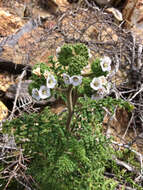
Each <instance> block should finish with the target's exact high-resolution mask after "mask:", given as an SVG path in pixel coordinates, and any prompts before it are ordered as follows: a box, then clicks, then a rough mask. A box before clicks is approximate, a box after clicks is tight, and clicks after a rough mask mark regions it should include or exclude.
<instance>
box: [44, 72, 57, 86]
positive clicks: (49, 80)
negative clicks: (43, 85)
mask: <svg viewBox="0 0 143 190" xmlns="http://www.w3.org/2000/svg"><path fill="white" fill-rule="evenodd" d="M46 82H47V88H54V87H55V86H56V84H57V80H56V79H55V77H54V75H50V76H48V78H47V81H46Z"/></svg>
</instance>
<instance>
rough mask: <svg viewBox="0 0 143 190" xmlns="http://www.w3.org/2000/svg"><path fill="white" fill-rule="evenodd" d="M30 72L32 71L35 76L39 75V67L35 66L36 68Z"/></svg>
mask: <svg viewBox="0 0 143 190" xmlns="http://www.w3.org/2000/svg"><path fill="white" fill-rule="evenodd" d="M32 73H34V74H35V75H37V76H41V71H40V67H37V68H36V69H34V70H33V71H32Z"/></svg>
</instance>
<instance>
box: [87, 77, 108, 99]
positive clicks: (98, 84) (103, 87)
mask: <svg viewBox="0 0 143 190" xmlns="http://www.w3.org/2000/svg"><path fill="white" fill-rule="evenodd" d="M90 87H91V88H92V89H93V90H95V93H94V94H93V95H92V99H94V100H98V99H101V98H103V97H104V96H106V95H107V94H109V92H110V88H111V84H110V83H109V82H108V81H107V80H106V78H105V77H104V76H101V77H97V78H96V77H94V78H93V80H92V82H91V83H90Z"/></svg>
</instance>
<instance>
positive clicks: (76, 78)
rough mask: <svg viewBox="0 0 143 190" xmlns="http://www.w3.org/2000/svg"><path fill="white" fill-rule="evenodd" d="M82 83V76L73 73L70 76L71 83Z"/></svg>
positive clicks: (75, 84)
mask: <svg viewBox="0 0 143 190" xmlns="http://www.w3.org/2000/svg"><path fill="white" fill-rule="evenodd" d="M81 83H82V76H78V75H73V76H72V77H71V84H72V85H73V86H78V85H80V84H81Z"/></svg>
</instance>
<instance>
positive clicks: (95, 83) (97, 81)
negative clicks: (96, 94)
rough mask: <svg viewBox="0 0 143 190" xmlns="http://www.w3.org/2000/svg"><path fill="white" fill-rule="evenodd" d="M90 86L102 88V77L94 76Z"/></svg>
mask: <svg viewBox="0 0 143 190" xmlns="http://www.w3.org/2000/svg"><path fill="white" fill-rule="evenodd" d="M90 87H91V88H92V89H93V90H98V89H100V88H102V80H101V78H100V77H98V78H96V77H95V78H93V80H92V82H91V83H90Z"/></svg>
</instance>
